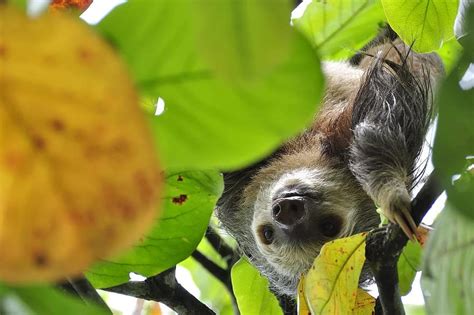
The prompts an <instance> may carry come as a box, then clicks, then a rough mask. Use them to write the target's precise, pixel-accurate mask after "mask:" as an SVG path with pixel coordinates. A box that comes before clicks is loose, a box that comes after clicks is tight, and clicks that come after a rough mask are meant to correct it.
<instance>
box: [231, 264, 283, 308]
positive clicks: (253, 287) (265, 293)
mask: <svg viewBox="0 0 474 315" xmlns="http://www.w3.org/2000/svg"><path fill="white" fill-rule="evenodd" d="M232 286H233V288H234V294H235V297H236V298H237V304H238V305H239V310H240V314H242V315H254V314H268V315H273V314H283V313H282V310H281V308H280V306H279V304H278V301H277V299H276V298H275V296H274V295H273V294H272V293H271V292H270V290H269V289H268V280H267V279H266V278H264V277H263V276H262V275H260V274H259V272H258V271H257V269H255V267H254V266H252V265H251V264H249V263H248V261H247V260H245V259H243V258H242V259H240V260H239V261H238V262H237V263H236V264H235V265H234V266H233V267H232Z"/></svg>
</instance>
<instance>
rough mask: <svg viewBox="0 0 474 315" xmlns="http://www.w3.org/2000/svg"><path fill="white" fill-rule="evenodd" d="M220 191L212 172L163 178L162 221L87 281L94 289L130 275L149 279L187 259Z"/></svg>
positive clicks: (219, 181) (100, 266)
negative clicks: (164, 180) (137, 242)
mask: <svg viewBox="0 0 474 315" xmlns="http://www.w3.org/2000/svg"><path fill="white" fill-rule="evenodd" d="M221 191H222V178H221V175H220V174H219V173H217V172H215V171H208V172H200V171H193V172H191V171H188V172H173V173H168V174H167V176H166V190H165V195H164V198H163V199H164V201H163V202H164V204H163V210H162V215H161V217H160V218H159V219H158V220H157V221H156V223H155V225H154V227H153V228H152V230H151V232H150V233H149V234H148V235H146V236H145V237H144V238H143V239H142V241H141V242H140V243H139V244H137V245H136V246H134V247H133V249H132V250H131V251H130V252H128V253H126V254H124V255H122V256H120V257H117V258H116V259H112V260H109V261H101V262H99V263H97V264H96V265H94V266H93V267H92V268H91V269H90V270H89V271H88V272H87V278H88V279H89V280H90V281H91V283H92V284H93V285H94V286H95V287H97V288H103V287H110V286H114V285H117V284H120V283H124V282H127V281H128V280H129V273H130V272H134V273H138V274H140V275H143V276H147V277H148V276H152V275H155V274H158V273H160V272H161V271H164V270H166V269H168V268H170V267H172V266H174V265H175V264H177V263H178V262H180V261H182V260H183V259H185V258H186V257H188V256H189V255H190V254H191V253H192V251H193V250H194V249H195V248H196V247H197V245H198V244H199V241H200V240H201V239H202V236H203V235H204V232H205V231H206V228H207V225H208V223H209V218H210V216H211V213H212V210H213V207H214V205H215V203H216V201H217V198H218V197H219V196H220V194H221Z"/></svg>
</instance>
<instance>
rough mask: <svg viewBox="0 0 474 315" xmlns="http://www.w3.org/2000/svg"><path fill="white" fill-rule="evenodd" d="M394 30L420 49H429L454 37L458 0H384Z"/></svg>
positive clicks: (419, 50)
mask: <svg viewBox="0 0 474 315" xmlns="http://www.w3.org/2000/svg"><path fill="white" fill-rule="evenodd" d="M382 5H383V9H384V11H385V16H386V17H387V20H388V23H389V24H390V26H391V27H392V28H393V30H394V31H395V32H396V33H397V34H398V36H400V38H401V39H402V40H403V41H404V42H405V43H406V44H407V45H412V44H413V46H412V48H413V50H415V51H417V52H430V51H433V50H436V49H438V48H440V47H441V45H442V44H443V41H447V40H449V39H451V38H452V37H453V36H454V30H453V27H454V19H455V18H456V13H457V10H458V1H457V0H413V1H412V0H410V1H404V2H403V3H400V1H399V0H382Z"/></svg>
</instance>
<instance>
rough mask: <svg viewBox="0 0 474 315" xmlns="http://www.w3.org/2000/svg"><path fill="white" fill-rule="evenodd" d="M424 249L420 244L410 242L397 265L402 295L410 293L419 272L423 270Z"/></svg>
mask: <svg viewBox="0 0 474 315" xmlns="http://www.w3.org/2000/svg"><path fill="white" fill-rule="evenodd" d="M421 253H422V248H421V245H420V244H419V243H414V242H408V244H407V245H406V246H405V248H404V249H403V251H402V254H401V255H400V258H399V259H398V263H397V270H398V286H399V288H400V295H402V296H404V295H407V294H408V293H410V291H411V286H412V283H413V280H414V279H415V276H416V273H417V271H420V270H421Z"/></svg>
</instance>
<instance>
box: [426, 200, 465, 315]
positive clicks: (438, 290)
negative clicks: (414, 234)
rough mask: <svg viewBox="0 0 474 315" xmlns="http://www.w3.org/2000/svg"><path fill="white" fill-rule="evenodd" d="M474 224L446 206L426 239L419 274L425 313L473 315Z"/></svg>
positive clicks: (449, 205) (449, 206) (448, 205)
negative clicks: (423, 257)
mask: <svg viewBox="0 0 474 315" xmlns="http://www.w3.org/2000/svg"><path fill="white" fill-rule="evenodd" d="M473 252H474V229H473V221H472V220H468V219H466V217H465V216H463V215H462V214H460V213H459V212H458V211H456V210H455V209H453V206H452V205H451V204H449V197H448V203H447V204H446V207H445V209H444V210H443V211H442V212H441V214H440V215H439V217H438V219H437V221H436V224H435V229H434V232H433V234H432V235H431V236H430V238H429V239H428V243H427V247H426V251H425V259H424V266H423V273H422V281H421V285H422V289H423V293H424V295H425V301H426V306H427V314H440V315H441V314H459V315H464V314H474V303H473V301H474V287H473V285H472V284H473V283H474V273H473V272H472V271H473V270H474V255H473Z"/></svg>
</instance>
